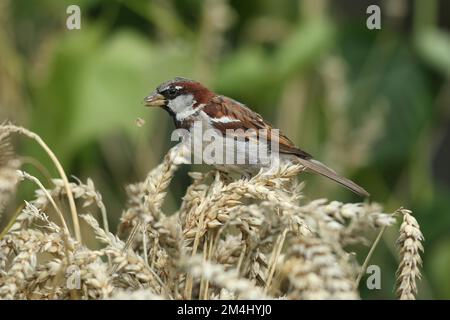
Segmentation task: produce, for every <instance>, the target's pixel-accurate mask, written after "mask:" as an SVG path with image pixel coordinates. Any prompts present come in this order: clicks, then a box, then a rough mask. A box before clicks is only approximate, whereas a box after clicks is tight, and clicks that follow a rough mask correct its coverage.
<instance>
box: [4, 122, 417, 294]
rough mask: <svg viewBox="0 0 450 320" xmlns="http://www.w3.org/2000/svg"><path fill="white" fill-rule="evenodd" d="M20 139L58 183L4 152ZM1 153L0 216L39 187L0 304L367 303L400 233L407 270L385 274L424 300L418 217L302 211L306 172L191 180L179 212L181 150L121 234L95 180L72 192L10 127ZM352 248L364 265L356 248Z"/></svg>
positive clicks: (350, 207) (171, 155)
mask: <svg viewBox="0 0 450 320" xmlns="http://www.w3.org/2000/svg"><path fill="white" fill-rule="evenodd" d="M14 134H18V135H20V136H23V137H25V138H30V139H32V140H34V141H35V142H36V143H38V144H39V145H40V146H41V147H42V148H43V151H44V152H46V153H47V154H48V155H49V157H50V158H51V160H52V161H53V163H54V165H55V167H56V169H57V171H58V173H59V176H58V177H54V178H53V179H52V184H51V185H50V186H47V187H45V186H44V185H43V183H42V182H41V181H40V180H39V179H37V178H36V177H34V176H32V175H30V174H29V173H27V172H24V171H21V160H20V157H18V156H17V155H16V154H15V152H14V151H13V149H12V147H11V144H10V143H9V137H10V136H11V135H14ZM0 151H1V153H0V213H2V211H4V210H5V208H6V204H7V203H8V202H9V201H10V200H11V198H12V197H13V196H14V194H15V190H16V188H17V185H18V184H19V183H21V182H22V181H25V180H26V181H30V182H31V183H33V184H34V185H35V189H36V190H35V196H34V199H32V200H25V199H24V200H22V201H23V206H21V207H20V208H19V209H18V210H17V212H16V214H14V215H13V218H12V219H11V221H9V223H8V225H7V227H6V228H5V229H4V230H2V233H1V236H0V237H1V238H0V298H1V299H206V300H208V299H360V287H361V286H363V285H364V284H363V283H362V277H363V276H364V275H365V274H366V268H367V267H368V265H369V264H370V258H371V255H372V253H373V251H374V250H375V248H376V246H377V244H378V243H379V240H380V238H381V237H382V236H383V233H384V231H385V230H386V229H387V228H396V226H397V227H398V224H400V228H399V231H398V241H397V247H398V253H399V261H400V263H399V265H398V270H397V274H396V275H395V274H392V275H390V276H391V277H393V278H394V277H396V279H397V287H396V292H397V295H398V298H399V299H414V298H415V296H416V294H417V285H416V281H417V280H418V279H420V268H421V264H422V262H421V257H420V254H421V252H422V251H423V247H422V241H423V240H424V239H423V235H422V233H421V231H420V228H419V224H418V222H417V221H416V219H415V218H414V217H413V215H412V212H411V211H410V210H407V209H405V208H399V209H398V210H395V211H394V212H392V213H386V212H384V210H383V207H382V206H381V205H380V204H377V203H373V202H364V203H341V202H338V201H332V200H327V199H317V200H313V201H309V202H306V201H305V200H304V197H303V194H306V193H307V190H306V189H305V187H304V184H303V183H302V182H299V181H300V180H301V177H302V175H301V174H300V175H299V173H301V171H302V168H301V167H300V166H296V165H290V166H285V167H281V168H278V169H277V170H276V171H266V172H260V173H258V174H257V175H255V176H253V177H251V178H240V179H235V178H233V177H230V176H227V175H225V174H223V173H219V172H217V171H214V170H212V171H209V172H207V173H198V172H191V173H190V174H189V175H190V178H191V180H192V182H191V184H190V186H189V187H188V189H187V190H186V192H185V195H184V196H183V198H182V203H181V206H180V207H179V208H178V210H177V211H176V212H164V211H163V209H162V205H163V202H164V200H165V197H166V193H167V190H168V189H169V188H170V184H171V180H172V178H173V176H174V173H175V172H176V170H177V169H178V168H179V166H180V165H182V164H183V162H184V159H185V157H184V153H185V150H184V149H183V148H181V147H177V146H176V147H174V148H172V149H171V150H170V151H169V152H168V153H167V155H166V156H165V157H164V159H163V160H162V162H161V164H160V165H158V166H157V167H156V168H154V169H153V170H152V171H150V172H149V173H148V175H147V177H145V179H143V180H142V181H141V182H138V183H135V184H132V185H129V186H128V187H127V189H126V190H127V201H126V203H125V204H124V210H123V213H122V217H121V219H120V224H119V226H118V228H117V230H116V231H115V232H114V231H113V230H110V229H109V226H108V206H107V204H104V203H103V201H102V196H101V193H100V192H99V191H98V190H97V189H96V187H95V184H94V181H92V179H90V178H87V179H86V181H85V182H82V181H81V180H78V179H75V178H74V179H71V180H72V182H71V181H70V180H69V178H68V177H67V173H66V172H65V171H64V169H63V168H62V166H61V164H60V162H59V160H58V158H57V156H56V155H55V154H54V153H53V152H52V151H51V149H50V148H49V147H48V146H47V144H46V143H45V142H44V141H42V139H41V138H40V137H39V136H38V135H37V134H36V133H33V132H30V131H29V130H27V129H25V128H22V127H17V126H14V125H12V124H9V123H6V124H3V125H2V126H0ZM397 222H398V223H397ZM81 229H83V231H84V232H81ZM86 234H90V237H91V238H95V246H93V245H92V241H89V245H88V243H87V241H86V239H83V238H86ZM82 235H84V236H83V237H82ZM355 246H360V247H362V248H364V250H362V251H361V252H364V256H357V255H356V254H355V252H354V251H352V249H349V248H354V247H355ZM358 261H363V263H361V264H360V263H358Z"/></svg>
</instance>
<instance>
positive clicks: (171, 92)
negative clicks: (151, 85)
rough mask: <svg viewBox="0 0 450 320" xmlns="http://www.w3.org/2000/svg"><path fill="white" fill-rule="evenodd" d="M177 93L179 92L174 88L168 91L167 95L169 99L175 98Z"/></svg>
mask: <svg viewBox="0 0 450 320" xmlns="http://www.w3.org/2000/svg"><path fill="white" fill-rule="evenodd" d="M177 92H178V90H177V89H175V88H173V87H172V88H169V89H167V90H166V92H165V93H166V95H167V96H168V98H173V97H175V96H176V94H177Z"/></svg>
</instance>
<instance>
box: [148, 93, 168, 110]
mask: <svg viewBox="0 0 450 320" xmlns="http://www.w3.org/2000/svg"><path fill="white" fill-rule="evenodd" d="M144 103H145V105H146V106H147V107H162V106H165V105H166V99H165V98H164V96H163V95H161V94H159V93H154V94H152V95H149V96H148V97H146V98H145V99H144Z"/></svg>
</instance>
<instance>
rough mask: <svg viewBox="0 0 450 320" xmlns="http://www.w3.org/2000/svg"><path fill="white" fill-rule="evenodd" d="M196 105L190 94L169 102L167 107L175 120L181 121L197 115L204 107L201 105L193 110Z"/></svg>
mask: <svg viewBox="0 0 450 320" xmlns="http://www.w3.org/2000/svg"><path fill="white" fill-rule="evenodd" d="M196 103H197V101H196V100H195V99H194V96H193V95H192V94H184V95H181V96H178V97H176V98H175V99H173V100H170V101H169V103H168V104H167V106H168V107H169V108H170V109H171V110H172V111H173V112H174V113H175V118H176V119H177V120H178V121H183V120H184V119H186V118H189V117H190V116H192V115H194V114H195V113H197V112H198V111H199V110H201V109H202V108H203V107H204V106H205V105H204V104H201V105H199V106H198V107H197V108H194V105H195V104H196Z"/></svg>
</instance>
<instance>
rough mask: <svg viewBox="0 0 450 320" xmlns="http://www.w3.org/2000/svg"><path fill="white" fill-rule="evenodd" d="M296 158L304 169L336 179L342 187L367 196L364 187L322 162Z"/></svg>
mask: <svg viewBox="0 0 450 320" xmlns="http://www.w3.org/2000/svg"><path fill="white" fill-rule="evenodd" d="M298 160H299V161H300V164H302V165H303V166H305V167H306V171H310V172H313V173H317V174H320V175H322V176H324V177H327V178H328V179H331V180H333V181H336V182H337V183H339V184H341V185H343V186H344V187H346V188H348V189H350V190H351V191H353V192H354V193H356V194H358V195H360V196H362V197H368V196H369V193H368V192H367V191H366V190H364V188H362V187H360V186H359V185H357V184H356V183H354V182H353V181H351V180H349V179H347V178H344V177H341V176H339V175H338V174H337V173H336V172H335V171H334V170H332V169H330V168H328V167H327V166H326V165H324V164H323V163H321V162H319V161H317V160H314V159H302V158H300V157H298Z"/></svg>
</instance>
